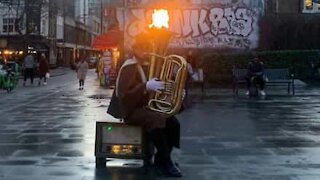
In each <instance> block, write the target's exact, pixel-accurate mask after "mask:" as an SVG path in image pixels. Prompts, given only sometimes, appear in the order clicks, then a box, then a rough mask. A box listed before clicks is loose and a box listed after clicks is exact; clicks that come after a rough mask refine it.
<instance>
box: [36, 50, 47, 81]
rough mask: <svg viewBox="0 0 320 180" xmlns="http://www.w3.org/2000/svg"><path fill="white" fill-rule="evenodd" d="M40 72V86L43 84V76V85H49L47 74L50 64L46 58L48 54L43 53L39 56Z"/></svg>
mask: <svg viewBox="0 0 320 180" xmlns="http://www.w3.org/2000/svg"><path fill="white" fill-rule="evenodd" d="M38 72H39V82H38V86H40V85H41V80H42V78H43V85H47V78H48V77H47V76H48V73H49V65H48V62H47V59H46V56H45V55H44V54H42V55H41V56H40V58H39V67H38Z"/></svg>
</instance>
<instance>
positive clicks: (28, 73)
mask: <svg viewBox="0 0 320 180" xmlns="http://www.w3.org/2000/svg"><path fill="white" fill-rule="evenodd" d="M29 77H30V80H31V84H33V78H34V69H33V68H26V69H25V70H24V78H23V79H24V82H26V81H27V79H28V78H29Z"/></svg>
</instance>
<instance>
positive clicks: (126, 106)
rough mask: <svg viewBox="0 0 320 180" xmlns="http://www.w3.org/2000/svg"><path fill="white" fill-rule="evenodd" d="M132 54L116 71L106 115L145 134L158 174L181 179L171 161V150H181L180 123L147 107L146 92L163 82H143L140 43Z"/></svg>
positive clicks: (152, 80)
mask: <svg viewBox="0 0 320 180" xmlns="http://www.w3.org/2000/svg"><path fill="white" fill-rule="evenodd" d="M132 54H133V57H132V58H129V59H127V60H126V61H125V62H124V64H123V65H122V67H121V69H120V71H119V74H118V78H117V82H116V88H115V91H114V93H113V96H112V98H111V102H110V105H109V109H108V113H109V114H111V115H112V116H114V117H116V118H123V119H124V122H125V123H128V124H131V125H138V126H141V127H143V128H144V129H145V130H146V131H147V132H148V135H150V139H151V141H152V142H153V144H154V145H155V147H156V149H157V152H156V155H155V159H154V165H155V167H156V169H157V172H160V173H161V174H162V175H164V176H167V177H182V173H181V171H180V169H179V168H178V167H177V163H174V162H173V161H172V160H171V152H172V150H173V147H176V148H179V147H180V123H179V121H178V120H177V119H176V118H175V117H174V116H171V117H169V118H166V117H164V115H163V114H161V113H159V112H155V111H152V110H150V109H148V108H147V102H148V97H149V93H150V92H159V91H161V90H163V89H164V84H165V83H164V82H163V81H159V80H157V79H155V78H154V79H151V80H148V81H147V80H146V76H145V73H144V71H143V69H142V66H141V65H142V64H143V62H144V60H145V59H146V58H145V56H144V54H145V52H144V48H143V44H142V43H137V42H136V43H135V44H134V45H133V46H132Z"/></svg>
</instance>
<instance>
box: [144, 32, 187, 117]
mask: <svg viewBox="0 0 320 180" xmlns="http://www.w3.org/2000/svg"><path fill="white" fill-rule="evenodd" d="M153 34H156V35H157V36H156V38H153V39H152V40H151V41H150V42H151V51H152V53H150V64H149V75H148V80H150V79H152V78H157V79H159V80H160V81H163V82H165V89H164V90H163V91H162V92H161V93H152V94H151V95H150V97H149V101H148V108H149V109H151V110H153V111H156V112H160V113H163V114H164V115H165V116H172V115H175V114H177V113H178V112H179V111H180V108H181V105H182V101H183V96H184V86H185V82H186V77H187V62H186V60H185V58H183V57H182V56H179V55H174V54H173V55H167V56H166V55H165V54H166V50H167V46H168V42H169V39H170V38H171V37H172V35H173V33H171V32H169V31H159V30H156V32H153Z"/></svg>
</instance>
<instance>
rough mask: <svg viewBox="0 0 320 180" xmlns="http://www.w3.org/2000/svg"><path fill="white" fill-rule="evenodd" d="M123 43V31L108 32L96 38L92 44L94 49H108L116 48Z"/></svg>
mask: <svg viewBox="0 0 320 180" xmlns="http://www.w3.org/2000/svg"><path fill="white" fill-rule="evenodd" d="M122 41H123V31H118V30H110V31H108V32H106V33H103V34H101V35H99V36H97V37H96V38H95V39H94V40H93V43H92V47H93V48H95V49H110V48H114V47H117V46H118V45H119V44H120V42H122Z"/></svg>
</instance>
